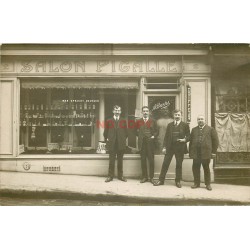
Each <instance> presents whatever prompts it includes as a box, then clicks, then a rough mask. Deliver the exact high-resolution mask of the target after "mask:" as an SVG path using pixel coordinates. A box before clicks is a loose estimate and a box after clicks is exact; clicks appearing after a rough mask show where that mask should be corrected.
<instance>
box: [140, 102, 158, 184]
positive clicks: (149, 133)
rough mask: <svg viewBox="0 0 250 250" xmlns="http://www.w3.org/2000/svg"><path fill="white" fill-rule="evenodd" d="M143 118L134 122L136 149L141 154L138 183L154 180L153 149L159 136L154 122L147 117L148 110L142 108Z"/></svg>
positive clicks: (145, 107)
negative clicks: (136, 140) (140, 172)
mask: <svg viewBox="0 0 250 250" xmlns="http://www.w3.org/2000/svg"><path fill="white" fill-rule="evenodd" d="M142 115H143V117H142V118H141V119H139V120H138V121H137V122H136V125H137V126H136V128H137V136H138V148H139V151H140V154H141V170H142V176H141V181H140V183H144V182H146V181H148V180H149V181H150V182H151V183H153V178H154V147H155V139H156V137H157V136H158V134H159V131H158V128H157V125H156V121H155V120H154V119H152V118H150V117H149V108H148V107H147V106H143V107H142ZM147 159H148V161H149V176H148V171H147Z"/></svg>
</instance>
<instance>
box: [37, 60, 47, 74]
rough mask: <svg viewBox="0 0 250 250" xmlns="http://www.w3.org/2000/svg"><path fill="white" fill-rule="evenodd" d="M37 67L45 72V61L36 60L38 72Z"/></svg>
mask: <svg viewBox="0 0 250 250" xmlns="http://www.w3.org/2000/svg"><path fill="white" fill-rule="evenodd" d="M39 68H42V72H46V62H37V64H36V72H39Z"/></svg>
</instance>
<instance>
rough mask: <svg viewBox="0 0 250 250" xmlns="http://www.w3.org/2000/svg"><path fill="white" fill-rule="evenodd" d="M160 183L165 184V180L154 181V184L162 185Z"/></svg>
mask: <svg viewBox="0 0 250 250" xmlns="http://www.w3.org/2000/svg"><path fill="white" fill-rule="evenodd" d="M160 185H164V181H157V182H154V186H160Z"/></svg>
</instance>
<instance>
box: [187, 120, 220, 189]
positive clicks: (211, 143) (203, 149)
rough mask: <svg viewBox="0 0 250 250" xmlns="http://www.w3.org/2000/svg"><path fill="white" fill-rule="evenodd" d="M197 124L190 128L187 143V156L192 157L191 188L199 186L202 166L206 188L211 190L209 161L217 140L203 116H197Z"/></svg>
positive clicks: (217, 142) (215, 134)
mask: <svg viewBox="0 0 250 250" xmlns="http://www.w3.org/2000/svg"><path fill="white" fill-rule="evenodd" d="M197 123H198V126H197V127H195V128H193V129H192V132H191V136H190V144H189V156H190V158H192V159H193V167H192V169H193V175H194V185H193V186H192V188H199V187H200V167H201V165H202V166H203V170H204V179H205V185H206V188H207V190H209V191H211V190H212V187H211V183H210V182H211V180H210V178H211V177H210V169H209V163H210V160H211V158H212V157H213V156H215V154H216V151H217V148H218V145H219V140H218V135H217V132H216V130H215V129H214V128H212V127H210V126H208V125H207V124H206V122H205V117H204V116H203V115H199V116H198V117H197Z"/></svg>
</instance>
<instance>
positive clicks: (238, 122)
mask: <svg viewBox="0 0 250 250" xmlns="http://www.w3.org/2000/svg"><path fill="white" fill-rule="evenodd" d="M215 127H216V131H217V133H218V137H219V141H220V145H219V148H218V152H250V113H247V114H236V113H234V114H232V113H215Z"/></svg>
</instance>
